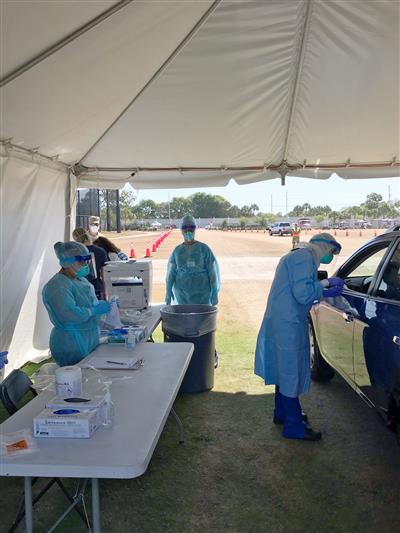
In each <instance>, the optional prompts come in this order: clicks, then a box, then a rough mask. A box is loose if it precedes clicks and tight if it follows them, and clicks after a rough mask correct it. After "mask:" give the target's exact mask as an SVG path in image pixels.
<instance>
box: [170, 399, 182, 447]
mask: <svg viewBox="0 0 400 533" xmlns="http://www.w3.org/2000/svg"><path fill="white" fill-rule="evenodd" d="M170 414H171V415H172V418H173V419H174V420H175V424H176V425H177V426H178V431H179V444H183V443H184V442H185V430H184V429H183V424H182V421H181V419H180V418H179V416H178V415H177V413H176V411H175V409H174V408H173V407H172V409H171V412H170Z"/></svg>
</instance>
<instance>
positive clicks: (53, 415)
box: [33, 406, 101, 439]
mask: <svg viewBox="0 0 400 533" xmlns="http://www.w3.org/2000/svg"><path fill="white" fill-rule="evenodd" d="M100 424H101V416H100V415H99V409H98V408H93V409H74V408H71V407H70V406H68V408H65V407H61V408H59V409H58V408H56V409H49V408H46V409H44V410H43V411H42V412H41V413H39V414H38V415H37V416H36V417H35V418H34V419H33V435H34V437H50V438H57V437H58V438H64V439H88V438H89V437H90V436H91V435H92V434H93V433H94V432H95V431H96V429H97V428H98V427H99V425H100Z"/></svg>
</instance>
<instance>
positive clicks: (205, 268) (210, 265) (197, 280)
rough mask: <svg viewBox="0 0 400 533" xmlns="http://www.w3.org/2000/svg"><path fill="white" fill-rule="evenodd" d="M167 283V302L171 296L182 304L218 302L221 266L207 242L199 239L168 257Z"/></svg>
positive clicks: (182, 245) (177, 302) (184, 245)
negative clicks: (219, 266)
mask: <svg viewBox="0 0 400 533" xmlns="http://www.w3.org/2000/svg"><path fill="white" fill-rule="evenodd" d="M166 286H167V294H166V301H167V302H168V300H169V298H170V297H171V298H172V299H173V303H176V304H179V305H185V304H206V305H216V304H217V303H218V291H219V289H220V286H221V279H220V274H219V268H218V263H217V260H216V259H215V256H214V254H213V253H212V251H211V249H210V248H209V247H208V246H207V244H204V243H203V242H197V241H196V242H195V243H194V244H191V245H187V244H180V245H179V246H177V247H176V248H175V250H174V251H173V252H172V254H171V257H170V258H169V261H168V269H167V279H166Z"/></svg>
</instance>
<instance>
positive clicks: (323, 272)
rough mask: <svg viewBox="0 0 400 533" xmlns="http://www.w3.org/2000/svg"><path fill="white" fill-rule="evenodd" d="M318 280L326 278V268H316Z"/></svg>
mask: <svg viewBox="0 0 400 533" xmlns="http://www.w3.org/2000/svg"><path fill="white" fill-rule="evenodd" d="M317 277H318V280H319V281H322V280H323V279H328V272H327V271H326V270H318V276H317Z"/></svg>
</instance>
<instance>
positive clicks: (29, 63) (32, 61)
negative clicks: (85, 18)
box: [0, 0, 134, 87]
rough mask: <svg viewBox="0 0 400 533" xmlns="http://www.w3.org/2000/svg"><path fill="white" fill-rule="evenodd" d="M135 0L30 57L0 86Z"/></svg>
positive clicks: (0, 83)
mask: <svg viewBox="0 0 400 533" xmlns="http://www.w3.org/2000/svg"><path fill="white" fill-rule="evenodd" d="M133 1H134V0H121V1H120V2H118V3H117V4H115V5H114V6H112V7H111V8H110V9H107V10H106V11H104V12H103V13H100V15H98V16H97V17H95V18H94V19H92V20H91V21H89V22H87V23H86V24H84V25H83V26H81V27H80V28H78V29H77V30H75V31H74V32H72V33H70V34H69V35H67V37H65V38H64V39H61V40H60V41H58V42H57V43H55V44H53V45H52V46H50V47H49V48H47V49H46V50H44V51H43V52H41V53H40V54H39V55H37V56H36V57H34V58H33V59H30V60H29V61H27V62H26V63H24V64H23V65H21V66H20V67H18V68H17V69H15V70H13V71H12V72H10V73H9V74H8V75H6V76H4V78H1V79H0V87H3V86H4V85H7V83H10V81H12V80H14V79H15V78H18V76H21V74H23V73H24V72H26V71H27V70H29V69H31V68H32V67H34V66H35V65H37V64H38V63H40V62H41V61H43V60H44V59H46V58H47V57H49V56H51V55H53V54H54V53H55V52H57V51H58V50H61V48H64V46H66V45H67V44H69V43H70V42H72V41H74V40H75V39H77V38H78V37H80V36H81V35H83V34H84V33H86V32H87V31H89V30H91V29H92V28H94V27H95V26H97V25H98V24H100V22H103V21H104V20H106V19H108V18H109V17H111V15H114V13H117V12H118V11H119V10H120V9H122V8H124V7H125V6H127V5H128V4H130V3H131V2H133Z"/></svg>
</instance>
